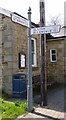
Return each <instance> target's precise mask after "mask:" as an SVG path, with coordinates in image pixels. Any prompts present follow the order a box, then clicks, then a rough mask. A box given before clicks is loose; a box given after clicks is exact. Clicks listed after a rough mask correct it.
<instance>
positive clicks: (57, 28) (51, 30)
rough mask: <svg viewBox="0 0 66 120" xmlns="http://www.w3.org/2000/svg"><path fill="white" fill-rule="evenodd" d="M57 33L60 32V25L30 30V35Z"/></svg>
mask: <svg viewBox="0 0 66 120" xmlns="http://www.w3.org/2000/svg"><path fill="white" fill-rule="evenodd" d="M59 31H60V25H52V26H47V27H38V28H32V29H31V34H47V33H58V32H59Z"/></svg>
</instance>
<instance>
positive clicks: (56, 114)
mask: <svg viewBox="0 0 66 120" xmlns="http://www.w3.org/2000/svg"><path fill="white" fill-rule="evenodd" d="M40 98H41V96H40V95H35V96H34V99H33V101H34V103H33V104H34V112H32V113H30V112H29V113H28V114H26V115H20V116H18V118H17V119H16V120H19V119H20V120H21V119H24V118H27V120H29V118H31V120H32V118H34V119H37V118H39V119H40V120H42V119H45V120H66V118H65V116H66V115H65V113H64V87H63V86H56V87H55V88H53V89H51V90H48V93H47V103H48V104H47V106H43V107H41V106H40Z"/></svg>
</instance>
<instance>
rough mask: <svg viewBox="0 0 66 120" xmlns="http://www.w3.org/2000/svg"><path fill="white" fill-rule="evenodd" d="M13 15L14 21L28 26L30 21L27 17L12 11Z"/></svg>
mask: <svg viewBox="0 0 66 120" xmlns="http://www.w3.org/2000/svg"><path fill="white" fill-rule="evenodd" d="M11 16H12V21H14V22H16V23H19V24H21V25H24V26H26V27H28V24H29V23H28V20H27V19H26V18H23V17H20V16H19V15H16V14H15V13H12V14H11Z"/></svg>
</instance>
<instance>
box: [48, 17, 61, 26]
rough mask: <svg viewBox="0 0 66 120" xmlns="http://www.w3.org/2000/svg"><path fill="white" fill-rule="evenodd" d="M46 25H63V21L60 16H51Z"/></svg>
mask: <svg viewBox="0 0 66 120" xmlns="http://www.w3.org/2000/svg"><path fill="white" fill-rule="evenodd" d="M47 24H48V25H63V19H62V17H61V15H58V16H52V17H51V18H50V20H49V22H47Z"/></svg>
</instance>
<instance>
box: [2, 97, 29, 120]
mask: <svg viewBox="0 0 66 120" xmlns="http://www.w3.org/2000/svg"><path fill="white" fill-rule="evenodd" d="M26 106H27V104H26V102H20V101H15V102H12V103H11V102H8V101H5V100H3V99H1V98H0V111H1V112H0V113H2V114H1V116H0V118H1V117H2V120H3V119H6V118H7V119H8V118H10V119H11V118H13V119H14V118H17V116H19V115H22V114H26V113H27V110H26Z"/></svg>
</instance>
